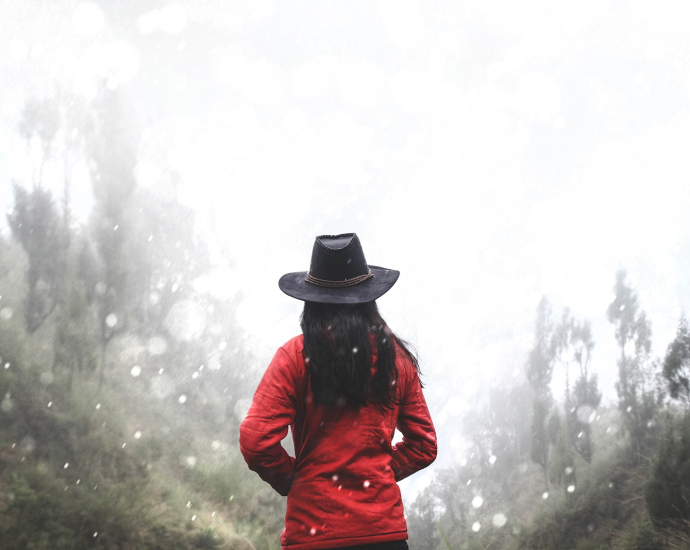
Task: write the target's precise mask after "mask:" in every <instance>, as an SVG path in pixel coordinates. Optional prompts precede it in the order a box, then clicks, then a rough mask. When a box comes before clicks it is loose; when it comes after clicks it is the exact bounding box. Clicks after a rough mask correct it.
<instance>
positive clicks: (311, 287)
mask: <svg viewBox="0 0 690 550" xmlns="http://www.w3.org/2000/svg"><path fill="white" fill-rule="evenodd" d="M369 269H370V270H371V273H372V274H373V275H374V276H373V277H369V278H368V279H366V280H364V281H362V282H361V283H357V284H356V285H352V286H345V287H324V286H318V285H315V284H312V283H308V282H307V281H306V280H305V279H306V278H307V272H306V271H298V272H295V273H286V274H285V275H283V276H282V277H281V278H280V281H278V286H279V287H280V290H282V291H283V292H284V293H285V294H287V295H288V296H291V297H292V298H297V299H298V300H303V301H305V302H319V303H322V304H362V303H365V302H373V301H374V300H376V299H378V298H380V297H381V296H383V295H384V294H385V293H386V292H388V291H389V290H390V289H391V287H392V286H393V285H394V284H395V282H396V281H397V280H398V277H399V276H400V271H396V270H395V269H386V268H385V267H378V266H375V265H370V266H369Z"/></svg>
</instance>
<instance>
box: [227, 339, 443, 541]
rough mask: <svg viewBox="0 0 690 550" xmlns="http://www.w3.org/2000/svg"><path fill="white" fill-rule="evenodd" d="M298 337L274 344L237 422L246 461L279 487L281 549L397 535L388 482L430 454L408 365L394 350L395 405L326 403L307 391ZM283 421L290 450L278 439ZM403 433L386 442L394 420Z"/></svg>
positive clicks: (396, 509)
mask: <svg viewBox="0 0 690 550" xmlns="http://www.w3.org/2000/svg"><path fill="white" fill-rule="evenodd" d="M302 349H303V337H302V336H301V335H300V336H297V337H295V338H293V339H292V340H290V341H289V342H287V343H286V344H285V345H284V346H282V347H281V348H279V349H278V351H277V353H276V355H275V357H274V358H273V360H272V361H271V363H270V365H269V366H268V369H267V370H266V373H265V374H264V376H263V378H262V380H261V382H260V383H259V387H258V388H257V390H256V393H255V395H254V400H253V402H252V405H251V407H250V409H249V412H248V413H247V417H246V418H245V419H244V421H243V422H242V425H241V427H240V450H241V451H242V455H243V456H244V459H245V460H246V462H247V465H248V466H249V468H250V469H252V470H254V471H255V472H257V473H258V474H259V475H260V476H261V478H262V479H263V480H264V481H266V482H268V483H270V484H271V486H272V487H273V488H274V489H275V490H276V491H277V492H278V493H280V494H281V495H283V496H285V495H287V513H286V515H285V529H283V533H282V535H281V543H282V546H283V548H284V549H291V550H315V549H318V548H338V547H341V546H352V545H359V544H371V543H376V542H386V541H394V540H403V539H406V538H407V525H406V523H405V516H404V515H403V504H402V499H401V497H400V490H399V489H398V485H397V483H396V482H397V481H400V480H401V479H403V478H405V477H407V476H409V475H411V474H413V473H415V472H416V471H418V470H421V469H422V468H424V467H426V466H428V465H429V464H431V463H432V462H433V461H434V459H435V458H436V432H435V430H434V426H433V424H432V423H431V418H430V416H429V411H428V409H427V406H426V402H425V401H424V396H423V395H422V389H421V385H420V383H419V378H418V376H417V371H416V369H415V368H414V366H413V365H412V363H411V362H410V360H409V359H408V358H407V357H406V355H405V354H404V353H403V352H402V351H401V352H400V353H398V354H397V360H396V366H397V368H398V382H397V386H398V396H399V397H400V399H399V405H398V406H396V407H395V408H393V409H392V410H387V409H383V408H382V407H379V406H378V405H369V406H366V407H359V408H353V407H337V406H336V407H328V406H325V405H322V404H320V403H316V402H315V401H314V400H313V394H312V391H311V386H310V384H309V377H308V376H307V369H306V368H305V365H304V360H303V356H302ZM288 426H289V427H290V428H291V431H292V438H293V441H294V443H295V453H296V455H297V456H296V458H292V457H291V456H289V455H288V454H287V452H286V451H285V449H284V448H283V447H282V445H281V444H280V442H281V440H282V439H283V438H284V437H285V436H286V435H287V430H288ZM396 426H397V428H398V429H399V430H400V432H402V434H403V441H402V442H401V443H398V444H397V445H395V446H394V445H392V444H391V441H392V439H393V433H394V431H395V428H396Z"/></svg>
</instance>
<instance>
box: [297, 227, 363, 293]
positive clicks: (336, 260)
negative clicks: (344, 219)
mask: <svg viewBox="0 0 690 550" xmlns="http://www.w3.org/2000/svg"><path fill="white" fill-rule="evenodd" d="M367 273H369V266H368V265H367V261H366V259H365V257H364V251H363V250H362V245H361V243H360V242H359V239H358V238H357V235H356V234H355V233H343V234H342V235H320V236H318V237H316V240H315V241H314V248H313V250H312V254H311V264H310V266H309V275H310V276H311V277H315V278H316V279H322V280H324V281H346V280H348V279H353V278H355V277H360V276H362V275H366V274H367Z"/></svg>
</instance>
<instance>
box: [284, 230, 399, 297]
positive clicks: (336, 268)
mask: <svg viewBox="0 0 690 550" xmlns="http://www.w3.org/2000/svg"><path fill="white" fill-rule="evenodd" d="M399 276H400V272H399V271H396V270H394V269H386V268H385V267H378V266H375V265H368V264H367V261H366V259H365V258H364V252H363V250H362V245H361V244H360V242H359V239H358V238H357V235H355V234H354V233H344V234H342V235H320V236H318V237H316V240H315V241H314V248H313V249H312V253H311V264H310V266H309V271H297V272H294V273H286V274H285V275H283V276H282V277H281V278H280V281H278V286H279V287H280V290H282V291H283V292H284V293H285V294H287V295H288V296H291V297H293V298H297V299H298V300H303V301H305V302H320V303H326V304H361V303H364V302H372V301H374V300H376V299H377V298H379V297H380V296H383V295H384V294H385V293H386V292H388V290H389V289H390V288H391V287H392V286H393V285H394V284H395V282H396V281H397V280H398V277H399Z"/></svg>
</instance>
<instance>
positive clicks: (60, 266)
mask: <svg viewBox="0 0 690 550" xmlns="http://www.w3.org/2000/svg"><path fill="white" fill-rule="evenodd" d="M7 220H8V222H9V225H10V228H11V229H12V234H13V235H14V237H15V238H16V239H17V241H19V243H20V244H21V245H22V247H23V248H24V251H25V252H26V255H27V258H28V260H29V265H28V269H27V271H26V279H27V284H28V291H27V295H26V305H25V310H24V316H25V320H26V328H27V330H28V331H29V333H34V332H36V330H37V329H38V328H39V327H40V326H41V324H43V322H44V321H45V320H46V318H47V317H48V316H49V315H50V314H51V313H52V312H53V310H54V309H55V306H56V305H57V302H58V300H59V297H60V290H61V283H62V273H63V270H64V250H65V248H66V242H67V236H66V234H65V232H64V231H63V227H62V225H61V223H60V218H59V215H58V212H57V209H56V207H55V203H54V202H53V198H52V196H51V194H50V192H49V191H47V190H45V189H42V188H40V187H38V188H35V189H34V190H33V191H27V190H26V189H24V188H23V187H21V186H19V185H16V184H15V186H14V208H13V209H12V211H11V212H10V213H9V214H8V215H7Z"/></svg>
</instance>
